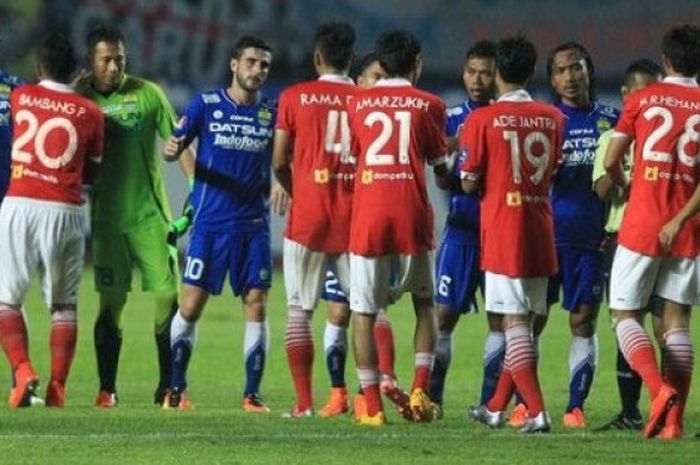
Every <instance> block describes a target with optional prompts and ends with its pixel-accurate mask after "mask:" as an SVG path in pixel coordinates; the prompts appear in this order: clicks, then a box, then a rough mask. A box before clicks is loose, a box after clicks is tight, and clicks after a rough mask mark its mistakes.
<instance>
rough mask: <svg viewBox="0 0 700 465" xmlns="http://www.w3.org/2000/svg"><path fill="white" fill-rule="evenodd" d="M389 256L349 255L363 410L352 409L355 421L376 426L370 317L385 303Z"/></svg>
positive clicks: (380, 420)
mask: <svg viewBox="0 0 700 465" xmlns="http://www.w3.org/2000/svg"><path fill="white" fill-rule="evenodd" d="M390 265H391V257H388V256H384V257H363V256H360V255H354V254H351V255H350V296H351V301H350V307H351V309H352V317H351V320H352V325H353V343H354V344H353V346H354V352H355V363H356V366H357V378H358V380H359V382H360V387H361V389H362V393H363V396H364V399H365V407H366V410H365V411H364V412H362V413H360V412H357V411H356V412H355V421H356V422H357V423H358V424H363V425H370V426H379V425H383V424H384V423H386V417H385V415H384V408H383V406H382V399H381V395H380V388H379V371H378V360H377V346H376V342H375V339H374V321H375V318H376V314H377V312H378V310H379V308H385V307H386V305H387V304H388V303H389V294H390V286H391V283H390V275H391V266H390Z"/></svg>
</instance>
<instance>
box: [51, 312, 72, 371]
mask: <svg viewBox="0 0 700 465" xmlns="http://www.w3.org/2000/svg"><path fill="white" fill-rule="evenodd" d="M77 340H78V320H77V317H76V311H75V310H55V311H53V312H52V313H51V336H50V340H49V345H50V347H51V381H58V382H59V383H61V384H65V383H66V378H68V372H69V371H70V366H71V364H72V363H73V356H74V355H75V344H76V342H77Z"/></svg>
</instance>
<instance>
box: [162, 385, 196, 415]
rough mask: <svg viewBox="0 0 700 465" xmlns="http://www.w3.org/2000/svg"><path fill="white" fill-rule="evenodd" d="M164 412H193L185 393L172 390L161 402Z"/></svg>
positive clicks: (176, 389) (192, 406)
mask: <svg viewBox="0 0 700 465" xmlns="http://www.w3.org/2000/svg"><path fill="white" fill-rule="evenodd" d="M163 409H164V410H171V409H172V410H193V409H194V404H193V403H192V402H191V401H190V398H189V396H188V395H187V391H185V390H181V389H178V388H173V389H171V390H170V392H169V393H167V394H166V395H165V399H164V400H163Z"/></svg>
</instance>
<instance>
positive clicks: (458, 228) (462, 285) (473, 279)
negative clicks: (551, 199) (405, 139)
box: [430, 40, 505, 418]
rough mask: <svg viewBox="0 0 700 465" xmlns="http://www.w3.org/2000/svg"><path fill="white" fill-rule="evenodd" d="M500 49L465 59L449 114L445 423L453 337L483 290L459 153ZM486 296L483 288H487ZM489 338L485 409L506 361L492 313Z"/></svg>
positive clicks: (438, 276)
mask: <svg viewBox="0 0 700 465" xmlns="http://www.w3.org/2000/svg"><path fill="white" fill-rule="evenodd" d="M495 56H496V44H494V43H493V42H491V41H488V40H482V41H478V42H476V43H475V44H474V45H473V46H472V47H471V48H470V49H469V50H468V51H467V53H466V56H465V60H464V67H463V72H462V79H463V81H464V88H465V89H466V91H467V100H465V101H464V102H462V103H461V104H459V105H457V106H454V107H451V108H449V109H448V110H447V137H448V141H449V146H450V151H451V152H452V156H451V160H452V167H453V168H452V172H453V174H454V176H453V180H454V182H453V183H452V185H451V186H450V189H449V194H450V210H449V213H448V215H447V222H446V225H445V231H444V234H443V237H442V243H441V245H440V249H439V251H438V253H437V261H436V268H435V283H436V293H435V311H436V314H437V318H438V339H437V344H436V347H435V364H434V365H433V374H432V378H431V385H430V399H431V400H432V401H433V406H434V408H435V411H436V412H435V413H436V416H437V417H438V418H440V417H442V413H443V412H442V403H443V392H444V386H445V377H446V376H447V370H448V368H449V366H450V360H451V358H452V333H453V331H454V329H455V326H456V325H457V321H459V317H460V315H461V314H463V313H469V312H473V311H476V289H477V286H482V285H483V274H482V272H481V270H480V269H479V214H480V213H479V195H478V194H465V193H464V192H463V191H462V189H461V188H460V184H459V183H460V181H459V166H460V165H461V164H462V162H463V161H464V159H463V155H461V153H460V151H459V150H458V147H457V145H458V144H457V140H458V139H459V134H460V132H461V130H462V128H463V127H464V123H465V120H466V118H468V117H469V114H470V113H471V112H472V111H474V110H476V109H477V108H479V107H481V106H484V105H488V104H489V101H490V100H491V99H493V98H494V59H495ZM482 291H483V287H482ZM487 319H488V322H489V333H488V336H487V337H486V343H485V346H484V379H483V384H482V393H481V403H482V404H483V403H485V402H486V401H487V400H488V399H489V398H490V397H491V395H492V394H493V390H494V388H495V386H496V381H497V380H498V375H499V373H500V371H501V364H502V362H503V356H504V355H505V336H504V334H503V330H502V328H501V319H502V317H501V315H496V314H492V313H487Z"/></svg>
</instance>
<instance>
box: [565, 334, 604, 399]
mask: <svg viewBox="0 0 700 465" xmlns="http://www.w3.org/2000/svg"><path fill="white" fill-rule="evenodd" d="M597 358H598V338H597V336H596V335H593V337H578V336H574V339H573V341H572V342H571V350H570V352H569V370H570V372H569V373H570V374H569V404H568V405H567V406H566V411H567V412H571V411H572V410H573V409H575V408H579V409H581V410H583V403H584V401H585V400H586V398H587V397H588V393H589V391H590V390H591V385H592V384H593V373H594V372H595V366H596V361H597Z"/></svg>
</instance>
